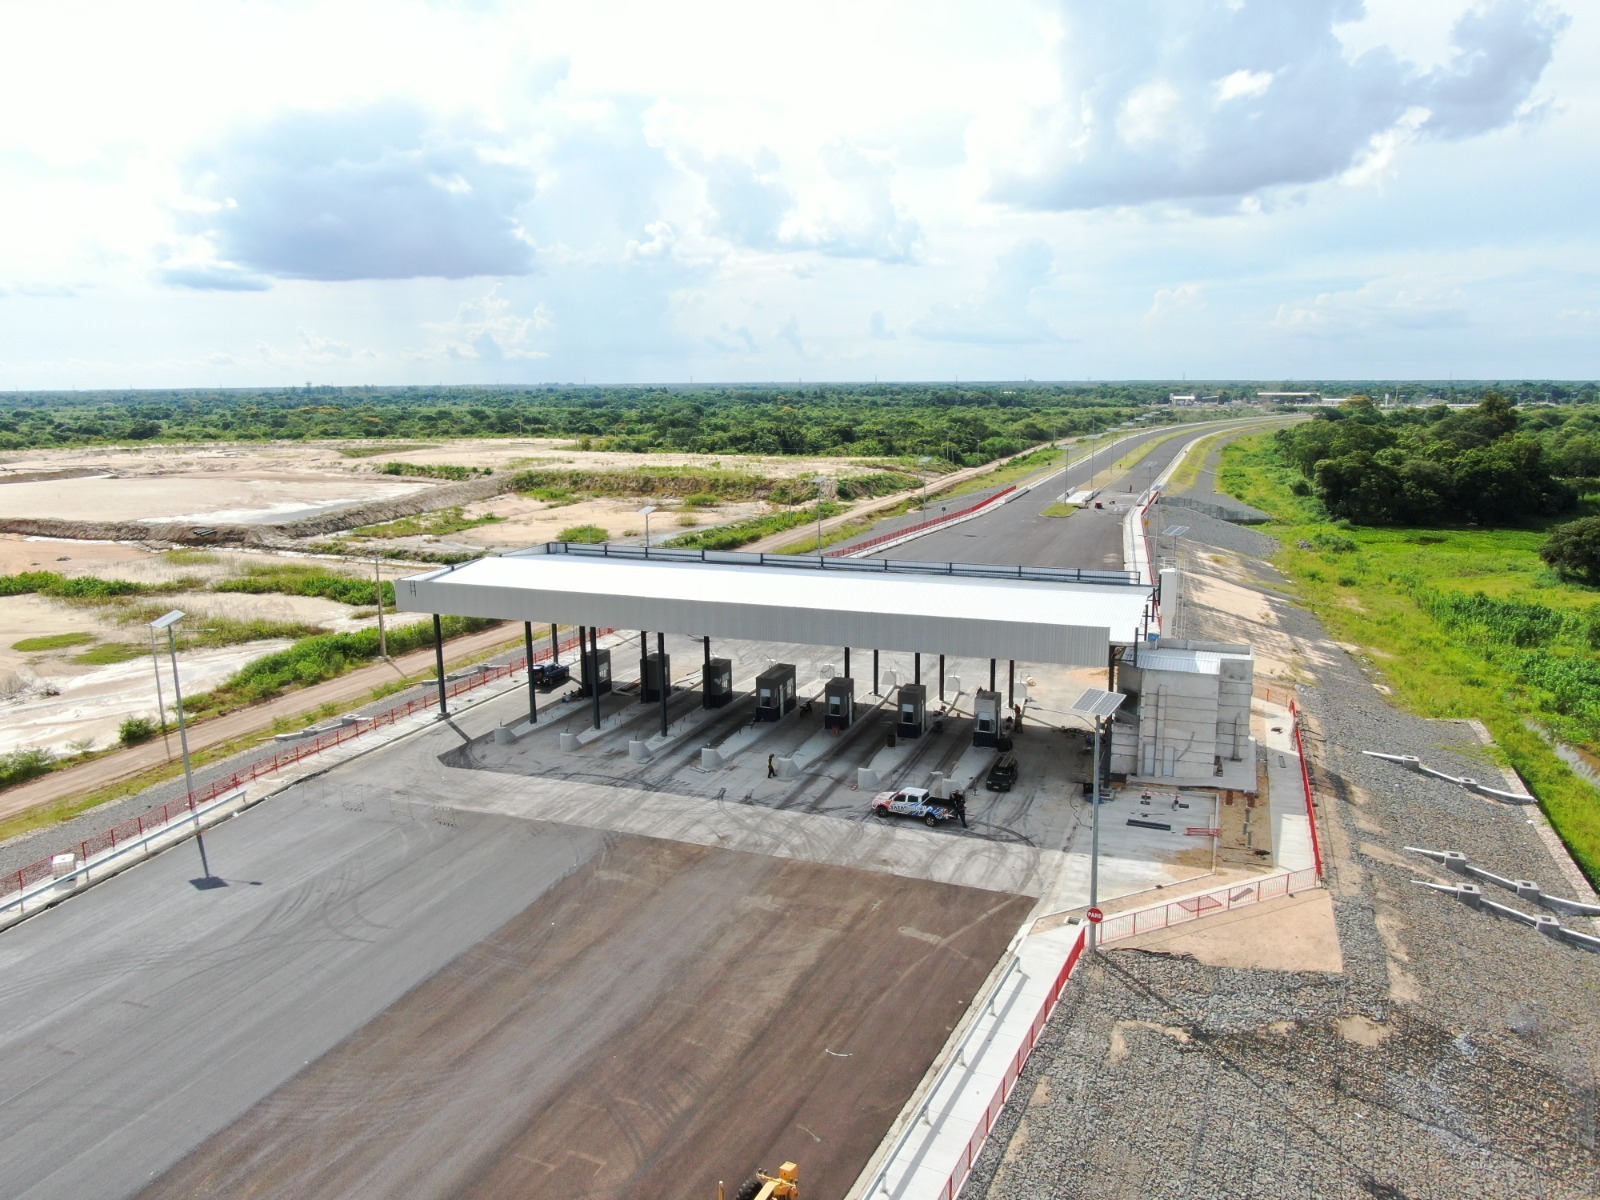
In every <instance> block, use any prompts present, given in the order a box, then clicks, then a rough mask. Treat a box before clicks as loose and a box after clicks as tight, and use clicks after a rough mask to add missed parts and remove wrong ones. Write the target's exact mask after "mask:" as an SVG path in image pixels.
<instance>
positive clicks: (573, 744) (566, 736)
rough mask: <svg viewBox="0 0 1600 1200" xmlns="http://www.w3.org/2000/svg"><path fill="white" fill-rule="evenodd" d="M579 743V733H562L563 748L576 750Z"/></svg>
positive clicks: (570, 750)
mask: <svg viewBox="0 0 1600 1200" xmlns="http://www.w3.org/2000/svg"><path fill="white" fill-rule="evenodd" d="M578 745H579V742H578V735H577V734H575V733H563V734H562V735H561V748H562V749H563V750H565V751H567V752H568V753H570V752H572V751H573V750H576V749H577V748H578Z"/></svg>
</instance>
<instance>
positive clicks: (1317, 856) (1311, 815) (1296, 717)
mask: <svg viewBox="0 0 1600 1200" xmlns="http://www.w3.org/2000/svg"><path fill="white" fill-rule="evenodd" d="M1289 717H1290V719H1291V720H1292V721H1293V722H1294V748H1295V752H1296V753H1297V754H1299V755H1300V785H1301V787H1303V788H1304V789H1305V795H1306V820H1307V821H1309V822H1310V824H1311V861H1312V862H1314V863H1315V864H1316V870H1317V880H1318V881H1319V882H1320V881H1321V879H1322V837H1321V835H1320V834H1318V833H1317V798H1316V795H1315V793H1313V792H1312V790H1311V765H1310V763H1309V762H1308V761H1307V759H1306V743H1305V740H1304V739H1303V738H1302V737H1301V736H1300V705H1299V704H1297V703H1296V702H1295V701H1294V700H1293V698H1291V699H1290V701H1289Z"/></svg>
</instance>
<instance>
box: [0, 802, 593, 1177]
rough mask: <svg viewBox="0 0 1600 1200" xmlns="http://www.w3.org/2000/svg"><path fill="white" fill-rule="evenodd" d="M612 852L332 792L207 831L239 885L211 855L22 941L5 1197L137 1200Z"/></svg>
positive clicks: (4, 986) (5, 1095) (39, 927)
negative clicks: (216, 883) (344, 798)
mask: <svg viewBox="0 0 1600 1200" xmlns="http://www.w3.org/2000/svg"><path fill="white" fill-rule="evenodd" d="M604 842H605V836H604V835H603V834H600V833H598V832H595V831H592V830H587V829H582V828H577V827H572V826H557V825H547V824H542V823H536V822H528V821H518V820H511V819H508V818H504V817H495V816H490V815H482V814H469V813H462V814H453V813H449V812H447V811H440V810H436V809H434V808H433V807H432V806H431V804H429V803H427V802H426V798H424V797H420V796H419V797H414V798H407V797H405V796H403V795H396V796H394V797H393V798H392V799H391V800H389V801H388V802H385V803H381V804H378V803H372V802H370V801H368V802H365V803H358V804H354V805H352V806H351V807H350V808H348V809H347V808H346V807H344V805H343V804H342V803H341V802H340V800H339V799H338V797H337V795H336V794H335V795H326V794H325V793H324V789H323V788H321V787H320V786H318V785H316V784H311V785H306V786H303V787H301V788H297V789H295V790H294V791H293V792H291V793H288V794H285V795H284V796H282V797H279V798H277V799H274V800H273V801H272V802H271V803H268V804H266V805H263V806H261V807H258V808H256V809H253V810H251V811H250V812H249V813H248V814H247V815H246V816H245V817H243V818H240V819H237V820H234V821H231V822H228V823H226V824H224V825H222V826H219V827H218V828H217V829H215V830H214V831H213V832H211V833H208V834H206V836H205V848H206V853H207V858H208V861H209V863H210V867H211V870H212V871H213V872H215V874H216V875H217V876H219V877H221V878H223V879H225V880H226V882H227V886H226V887H219V888H211V889H206V890H200V889H197V888H195V887H194V886H192V885H191V883H190V880H191V879H194V878H196V877H199V876H201V874H202V872H201V867H200V856H199V850H198V847H197V846H196V844H195V843H193V842H189V843H186V844H185V845H183V846H180V847H178V848H176V849H174V850H171V851H169V852H168V853H166V854H163V855H161V856H159V857H158V858H155V859H153V860H151V861H150V862H148V863H145V864H143V865H141V866H138V867H135V868H133V869H132V870H130V871H127V872H125V873H124V874H122V875H120V876H118V877H116V878H115V879H113V880H111V881H109V882H107V883H104V884H101V885H100V886H99V887H96V888H94V889H92V890H91V891H90V892H88V893H87V894H85V895H83V896H81V897H78V898H75V899H73V900H71V901H69V902H68V903H66V904H63V905H61V906H60V907H58V908H55V909H52V910H50V911H49V912H46V913H44V914H42V915H40V916H38V917H35V918H33V919H32V920H29V921H26V922H24V923H23V924H21V925H19V926H17V927H15V928H13V929H11V930H9V931H7V932H6V933H5V934H4V935H3V936H0V1012H4V1014H5V1020H4V1023H3V1026H0V1056H3V1060H4V1061H5V1063H6V1072H5V1082H4V1084H3V1085H0V1114H3V1115H0V1162H4V1163H5V1170H4V1171H3V1172H0V1195H4V1196H8V1197H30V1198H33V1197H39V1198H43V1197H52V1198H56V1197H65V1196H74V1197H77V1196H83V1197H88V1196H94V1197H116V1196H126V1195H130V1194H132V1193H133V1192H136V1191H137V1190H138V1189H139V1188H140V1187H141V1186H142V1185H143V1184H144V1183H145V1182H147V1181H148V1180H149V1179H150V1178H152V1176H154V1175H157V1174H159V1173H161V1172H163V1171H165V1170H167V1169H168V1168H169V1167H171V1165H172V1164H173V1163H174V1162H175V1161H177V1160H178V1159H179V1158H181V1157H182V1156H183V1155H184V1154H185V1153H187V1152H188V1151H189V1150H191V1149H192V1148H193V1147H194V1146H196V1145H198V1144H199V1143H201V1142H202V1141H204V1139H205V1138H207V1137H209V1136H210V1135H212V1134H213V1133H215V1132H216V1131H217V1130H219V1129H221V1128H223V1127H224V1126H226V1125H227V1124H228V1123H229V1122H231V1121H233V1120H235V1119H236V1118H238V1117H239V1116H241V1115H242V1114H244V1113H245V1112H246V1111H248V1110H249V1109H250V1108H251V1106H253V1105H255V1104H256V1103H257V1102H258V1101H260V1100H261V1099H262V1097H263V1096H266V1095H269V1094H270V1093H271V1092H272V1091H273V1090H274V1089H276V1088H278V1087H279V1086H281V1085H282V1084H284V1083H285V1082H286V1081H288V1080H289V1079H291V1078H292V1077H293V1076H295V1075H296V1074H297V1073H298V1072H300V1071H301V1070H302V1069H303V1068H304V1067H306V1065H307V1064H309V1063H312V1062H314V1061H316V1060H318V1059H319V1058H320V1057H321V1056H322V1055H324V1054H326V1053H328V1052H329V1051H330V1050H332V1049H333V1048H334V1047H335V1046H337V1045H338V1044H339V1043H340V1042H342V1041H343V1040H344V1039H346V1038H347V1037H349V1036H350V1035H351V1034H352V1033H354V1032H355V1031H356V1030H359V1029H360V1028H361V1027H362V1026H363V1025H364V1024H366V1023H367V1022H368V1021H370V1020H371V1019H372V1018H374V1017H376V1016H377V1015H378V1014H379V1013H381V1012H383V1011H384V1010H385V1009H386V1008H387V1007H388V1006H390V1005H391V1004H394V1003H395V1002H396V1001H397V1000H399V999H400V998H401V997H402V996H404V995H406V993H407V992H409V991H410V990H411V989H412V988H414V987H416V986H417V985H418V984H419V983H422V982H423V981H424V980H426V979H428V978H430V977H431V976H433V975H434V974H435V973H437V972H438V971H440V970H441V969H442V968H444V967H445V966H446V965H447V964H448V963H450V962H451V961H452V960H453V959H455V958H456V957H457V956H458V955H460V954H461V953H462V952H463V951H466V950H468V949H469V948H471V947H473V946H475V945H477V944H479V943H480V942H482V941H483V939H485V938H487V937H488V936H489V935H490V934H492V933H493V932H494V930H496V929H497V928H499V927H500V926H502V925H504V924H505V923H506V922H507V921H509V920H511V919H512V918H513V917H514V916H516V915H517V914H518V913H520V912H523V911H524V910H526V909H527V907H528V906H529V905H530V904H532V903H534V902H535V901H536V900H537V899H538V898H539V897H540V896H542V895H543V894H544V893H545V892H546V891H548V890H549V889H550V888H551V887H552V886H553V885H554V884H556V883H557V882H558V881H559V880H561V879H562V878H563V877H564V876H566V875H567V874H568V873H569V872H570V871H572V870H573V868H574V867H575V866H576V865H578V864H581V863H583V862H586V861H588V860H589V859H590V858H591V857H592V856H593V855H594V854H595V853H596V852H597V851H598V850H599V849H600V848H601V847H602V846H603V845H604ZM343 1099H344V1102H345V1103H347V1104H354V1103H355V1101H356V1100H357V1097H356V1096H354V1095H351V1094H349V1093H346V1094H345V1095H344V1097H343ZM351 1194H352V1195H353V1194H356V1193H351Z"/></svg>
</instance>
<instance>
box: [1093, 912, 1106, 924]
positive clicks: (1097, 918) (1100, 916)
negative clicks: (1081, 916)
mask: <svg viewBox="0 0 1600 1200" xmlns="http://www.w3.org/2000/svg"><path fill="white" fill-rule="evenodd" d="M1105 919H1106V915H1105V913H1103V912H1101V911H1100V910H1099V909H1098V908H1091V909H1090V910H1089V924H1091V925H1098V924H1100V922H1101V921H1104V920H1105Z"/></svg>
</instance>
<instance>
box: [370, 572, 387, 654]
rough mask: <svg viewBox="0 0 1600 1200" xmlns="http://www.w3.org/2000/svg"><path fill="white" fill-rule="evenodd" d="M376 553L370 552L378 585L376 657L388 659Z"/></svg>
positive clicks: (381, 579) (381, 577) (381, 588)
mask: <svg viewBox="0 0 1600 1200" xmlns="http://www.w3.org/2000/svg"><path fill="white" fill-rule="evenodd" d="M378 561H379V560H378V552H377V551H376V550H374V551H373V552H372V578H373V580H374V581H375V582H376V583H377V585H378V657H379V658H383V659H387V658H388V657H389V635H388V634H387V633H386V632H385V631H384V628H383V574H382V573H381V571H380V570H379V568H378Z"/></svg>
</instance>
